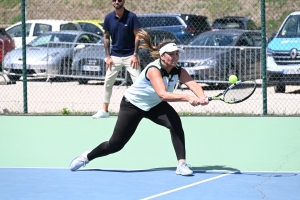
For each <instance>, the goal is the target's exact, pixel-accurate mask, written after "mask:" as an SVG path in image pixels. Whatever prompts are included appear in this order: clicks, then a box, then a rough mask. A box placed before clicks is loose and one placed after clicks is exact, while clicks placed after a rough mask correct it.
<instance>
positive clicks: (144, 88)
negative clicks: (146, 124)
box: [125, 59, 181, 111]
mask: <svg viewBox="0 0 300 200" xmlns="http://www.w3.org/2000/svg"><path fill="white" fill-rule="evenodd" d="M151 67H156V68H158V69H159V70H160V72H161V74H162V78H163V81H164V84H165V87H166V91H168V92H173V91H174V88H175V85H176V83H177V81H178V80H179V76H180V72H181V68H180V67H178V66H176V67H174V68H173V69H172V70H171V71H170V73H169V74H168V73H167V71H166V70H165V69H164V67H163V66H162V65H161V61H160V59H157V60H155V61H153V62H152V63H150V64H148V65H147V66H146V67H145V69H144V70H143V71H142V72H141V74H140V75H139V77H138V78H137V79H136V81H135V82H134V83H133V84H132V85H131V86H130V87H129V88H128V89H127V90H126V92H125V98H126V99H127V100H128V101H129V102H130V103H132V104H133V105H135V106H136V107H138V108H140V109H141V110H144V111H148V110H150V109H151V108H153V107H154V106H156V105H157V104H159V103H160V102H161V101H162V100H161V99H160V98H159V96H158V95H157V94H156V92H155V90H154V88H153V86H152V84H151V82H150V80H149V79H148V78H147V77H146V74H147V71H148V69H149V68H151Z"/></svg>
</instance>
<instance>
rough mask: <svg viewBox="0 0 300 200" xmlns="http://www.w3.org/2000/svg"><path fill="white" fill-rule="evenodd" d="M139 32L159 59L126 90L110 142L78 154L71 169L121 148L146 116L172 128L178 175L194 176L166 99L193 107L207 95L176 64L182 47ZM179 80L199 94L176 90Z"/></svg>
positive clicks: (179, 127)
mask: <svg viewBox="0 0 300 200" xmlns="http://www.w3.org/2000/svg"><path fill="white" fill-rule="evenodd" d="M138 35H139V37H140V38H141V39H143V40H144V43H143V44H142V45H141V46H140V47H141V48H148V49H149V50H150V51H151V56H152V57H153V58H157V59H156V60H155V61H154V62H152V63H150V64H148V65H147V66H146V67H145V69H144V70H143V71H142V72H141V74H140V75H139V77H138V78H137V80H136V81H135V82H134V83H133V84H132V85H131V86H130V87H129V88H128V89H127V90H126V91H125V94H124V97H123V99H122V101H121V104H120V111H119V115H118V119H117V122H116V125H115V128H114V131H113V134H112V136H111V138H110V139H109V141H106V142H103V143H101V144H100V145H99V146H97V147H96V148H94V149H93V150H92V151H91V152H89V151H86V152H84V153H83V154H81V155H80V156H77V157H75V158H74V159H73V160H72V161H71V164H70V170H72V171H75V170H78V169H79V168H80V167H82V166H85V165H86V164H87V163H89V162H90V161H92V160H94V159H95V158H98V157H102V156H106V155H109V154H112V153H116V152H118V151H120V150H121V149H122V148H123V147H124V146H125V144H126V143H127V142H128V141H129V139H130V138H131V136H132V135H133V134H134V132H135V130H136V128H137V126H138V125H139V123H140V121H141V120H142V119H143V118H147V119H149V120H151V121H153V122H154V123H156V124H158V125H161V126H164V127H166V128H167V129H169V130H170V133H171V138H172V143H173V147H174V149H175V153H176V156H177V160H178V165H177V169H176V174H180V175H183V176H188V175H193V171H192V170H191V169H190V168H189V165H188V164H187V163H186V150H185V138H184V131H183V128H182V124H181V119H180V117H179V115H178V113H177V112H176V111H175V110H174V108H173V107H172V106H171V105H170V104H169V103H167V102H175V101H186V102H189V103H190V104H191V105H192V106H198V105H207V104H208V101H207V100H206V98H207V96H206V95H205V94H204V91H203V89H202V87H201V86H200V85H199V84H197V83H196V82H195V81H194V80H193V79H192V77H191V76H190V75H189V74H188V73H187V72H186V70H185V69H182V68H180V67H178V66H177V62H178V59H179V53H182V52H184V51H183V50H182V49H181V48H179V47H178V46H177V45H176V44H175V43H173V41H168V40H165V41H162V42H161V43H160V44H159V45H158V46H153V45H152V44H151V39H150V37H149V35H148V34H147V32H145V31H144V30H141V31H139V33H138ZM178 80H180V81H181V82H182V83H184V84H185V85H186V86H187V87H188V88H189V89H190V90H191V91H193V92H194V94H195V95H196V96H194V95H188V94H176V93H173V90H174V87H175V85H176V83H177V81H178Z"/></svg>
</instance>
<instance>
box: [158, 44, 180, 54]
mask: <svg viewBox="0 0 300 200" xmlns="http://www.w3.org/2000/svg"><path fill="white" fill-rule="evenodd" d="M173 51H179V53H184V50H183V49H182V48H179V47H178V46H177V45H176V44H175V43H169V44H166V45H165V46H163V47H162V48H161V49H160V50H159V54H160V55H162V54H163V53H165V52H173Z"/></svg>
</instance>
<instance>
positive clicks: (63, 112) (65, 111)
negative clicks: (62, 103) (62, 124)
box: [60, 108, 71, 115]
mask: <svg viewBox="0 0 300 200" xmlns="http://www.w3.org/2000/svg"><path fill="white" fill-rule="evenodd" d="M60 113H61V114H63V115H70V114H71V111H69V110H68V108H63V109H61V110H60Z"/></svg>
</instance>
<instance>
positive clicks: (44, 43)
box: [28, 34, 53, 47]
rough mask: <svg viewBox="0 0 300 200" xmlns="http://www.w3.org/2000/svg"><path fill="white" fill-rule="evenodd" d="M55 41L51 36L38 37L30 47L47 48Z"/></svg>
mask: <svg viewBox="0 0 300 200" xmlns="http://www.w3.org/2000/svg"><path fill="white" fill-rule="evenodd" d="M50 41H53V39H52V36H51V35H48V34H47V35H44V36H43V37H37V38H36V39H35V40H33V41H31V42H30V43H29V44H28V46H32V47H38V46H47V44H48V43H49V42H50Z"/></svg>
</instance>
